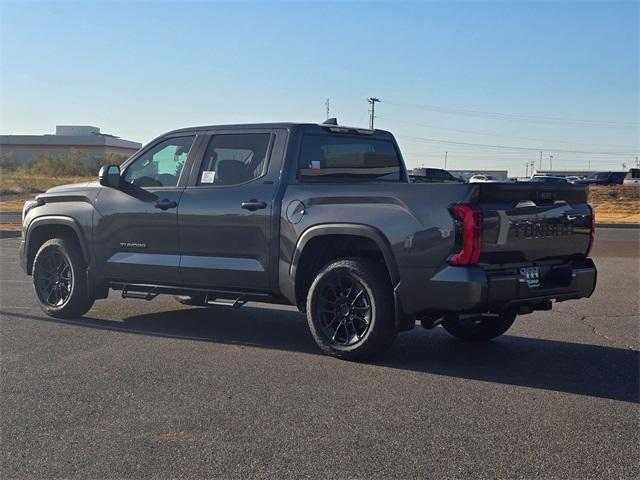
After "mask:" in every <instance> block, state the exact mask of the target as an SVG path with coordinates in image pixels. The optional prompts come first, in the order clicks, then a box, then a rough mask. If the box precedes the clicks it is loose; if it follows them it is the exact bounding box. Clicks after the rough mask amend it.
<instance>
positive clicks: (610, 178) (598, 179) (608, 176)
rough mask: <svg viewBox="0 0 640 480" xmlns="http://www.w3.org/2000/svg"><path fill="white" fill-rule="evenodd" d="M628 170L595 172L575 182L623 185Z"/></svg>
mask: <svg viewBox="0 0 640 480" xmlns="http://www.w3.org/2000/svg"><path fill="white" fill-rule="evenodd" d="M626 176H627V172H595V173H592V174H591V175H589V176H588V177H587V178H585V179H583V180H578V181H577V182H575V183H578V184H582V185H622V183H623V182H624V179H625V177H626Z"/></svg>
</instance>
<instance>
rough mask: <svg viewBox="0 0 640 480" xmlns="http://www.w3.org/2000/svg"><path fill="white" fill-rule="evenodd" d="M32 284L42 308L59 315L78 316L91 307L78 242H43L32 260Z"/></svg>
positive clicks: (55, 315)
mask: <svg viewBox="0 0 640 480" xmlns="http://www.w3.org/2000/svg"><path fill="white" fill-rule="evenodd" d="M32 273H33V288H34V290H35V293H36V299H37V300H38V303H39V304H40V308H41V309H42V310H43V311H44V312H45V313H46V314H47V315H49V316H51V317H56V318H67V319H69V318H77V317H81V316H82V315H84V314H85V313H87V312H88V311H89V309H90V308H91V307H92V306H93V302H94V298H92V297H90V296H89V289H88V285H87V276H86V273H87V267H86V264H85V261H84V258H83V256H82V252H81V251H80V247H79V246H78V244H77V243H76V242H75V241H73V240H69V239H66V238H53V239H51V240H47V241H46V242H44V243H43V244H42V245H41V246H40V248H39V249H38V252H37V253H36V256H35V259H34V260H33V272H32Z"/></svg>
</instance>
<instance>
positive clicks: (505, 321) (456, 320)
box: [442, 312, 518, 342]
mask: <svg viewBox="0 0 640 480" xmlns="http://www.w3.org/2000/svg"><path fill="white" fill-rule="evenodd" d="M517 316H518V315H517V314H516V313H515V312H503V313H501V314H500V315H499V316H498V317H495V316H483V315H478V316H477V317H473V318H466V319H460V317H459V316H458V315H447V316H446V317H445V319H444V321H443V322H442V326H443V327H444V329H445V330H446V331H447V332H449V333H450V334H451V335H453V336H454V337H456V338H460V339H461V340H467V341H470V342H484V341H487V340H491V339H492V338H496V337H499V336H500V335H502V334H503V333H505V332H506V331H507V330H509V328H511V325H513V322H514V321H515V319H516V317H517Z"/></svg>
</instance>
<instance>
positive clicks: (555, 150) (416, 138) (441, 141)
mask: <svg viewBox="0 0 640 480" xmlns="http://www.w3.org/2000/svg"><path fill="white" fill-rule="evenodd" d="M397 136H398V137H400V138H408V139H412V140H416V141H423V142H434V143H446V144H452V145H467V146H471V147H481V148H498V149H506V150H527V151H533V152H537V151H539V150H540V148H539V147H538V148H534V147H519V146H513V145H491V144H486V143H471V142H455V141H452V140H442V139H437V138H424V137H412V136H406V135H397ZM544 150H548V151H552V152H564V153H580V154H583V155H615V156H628V155H634V154H633V153H628V152H593V151H584V150H566V149H559V148H546V149H544Z"/></svg>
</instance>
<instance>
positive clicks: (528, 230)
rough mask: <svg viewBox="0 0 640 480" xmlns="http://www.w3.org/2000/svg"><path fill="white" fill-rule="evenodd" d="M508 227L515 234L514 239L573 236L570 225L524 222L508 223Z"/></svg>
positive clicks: (571, 225)
mask: <svg viewBox="0 0 640 480" xmlns="http://www.w3.org/2000/svg"><path fill="white" fill-rule="evenodd" d="M509 225H510V226H511V227H512V228H513V230H514V232H515V235H514V236H515V238H545V237H561V236H568V235H573V224H572V223H542V222H532V221H530V220H524V221H514V220H512V221H510V222H509Z"/></svg>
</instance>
